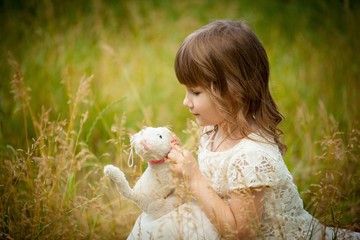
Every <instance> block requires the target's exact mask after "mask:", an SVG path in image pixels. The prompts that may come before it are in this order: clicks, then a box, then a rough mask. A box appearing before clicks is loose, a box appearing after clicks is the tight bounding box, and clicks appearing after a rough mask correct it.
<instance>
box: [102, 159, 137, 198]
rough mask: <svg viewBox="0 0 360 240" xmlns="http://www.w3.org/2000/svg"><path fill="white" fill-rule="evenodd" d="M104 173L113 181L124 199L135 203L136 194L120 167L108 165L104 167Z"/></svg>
mask: <svg viewBox="0 0 360 240" xmlns="http://www.w3.org/2000/svg"><path fill="white" fill-rule="evenodd" d="M104 173H105V175H106V176H108V177H109V178H110V179H111V180H112V181H114V183H115V185H116V189H117V190H118V192H119V193H121V194H122V195H123V196H124V197H126V198H128V199H131V200H133V201H134V192H133V190H132V189H131V188H130V186H129V182H128V181H127V180H126V178H125V175H124V173H123V172H122V171H121V170H120V169H119V168H118V167H115V166H114V165H111V164H110V165H106V166H105V167H104Z"/></svg>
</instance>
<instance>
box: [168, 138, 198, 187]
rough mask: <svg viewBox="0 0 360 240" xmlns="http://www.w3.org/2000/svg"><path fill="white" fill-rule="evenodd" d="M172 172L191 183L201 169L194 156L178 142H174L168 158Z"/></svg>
mask: <svg viewBox="0 0 360 240" xmlns="http://www.w3.org/2000/svg"><path fill="white" fill-rule="evenodd" d="M167 161H168V163H169V167H170V169H171V171H172V172H173V173H174V174H175V175H177V176H179V177H184V178H186V179H188V180H189V181H191V180H192V179H193V178H194V177H195V176H196V174H197V173H198V171H200V170H199V167H198V165H197V162H196V159H195V158H194V156H193V155H192V154H191V153H190V152H189V151H187V150H185V149H184V148H183V147H182V146H180V145H178V143H177V142H176V141H174V142H172V148H171V151H170V152H169V154H168V156H167Z"/></svg>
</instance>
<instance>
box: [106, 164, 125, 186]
mask: <svg viewBox="0 0 360 240" xmlns="http://www.w3.org/2000/svg"><path fill="white" fill-rule="evenodd" d="M104 173H105V175H106V176H108V177H109V178H110V179H111V180H113V181H114V182H121V181H122V180H123V179H124V178H125V176H124V173H123V172H122V171H120V169H119V168H118V167H115V166H114V165H111V164H109V165H106V166H105V167H104Z"/></svg>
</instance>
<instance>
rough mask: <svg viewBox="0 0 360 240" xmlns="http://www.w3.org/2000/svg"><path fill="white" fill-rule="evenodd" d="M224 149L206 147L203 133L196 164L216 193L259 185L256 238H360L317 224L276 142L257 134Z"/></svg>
mask: <svg viewBox="0 0 360 240" xmlns="http://www.w3.org/2000/svg"><path fill="white" fill-rule="evenodd" d="M248 137H249V138H246V139H243V140H241V141H240V142H239V143H238V144H237V145H235V146H234V147H233V148H231V149H229V150H227V151H223V152H211V151H209V150H208V146H209V145H210V144H209V141H210V137H209V136H207V135H204V136H203V137H202V139H201V144H200V151H199V157H198V158H199V166H200V170H201V171H202V173H203V174H204V175H205V176H206V177H207V178H208V179H209V181H210V182H211V185H212V186H213V188H214V189H215V191H216V192H217V194H218V195H219V196H221V197H222V198H224V199H227V198H228V195H229V193H230V192H231V191H234V190H237V189H242V188H249V187H253V188H259V187H260V188H262V189H263V192H264V206H263V212H262V216H261V217H260V219H261V227H260V228H261V229H260V231H259V233H258V239H335V236H334V233H335V232H336V237H337V238H336V239H357V238H358V239H360V233H355V232H350V231H346V230H343V229H333V228H329V227H325V226H323V225H322V224H320V223H319V222H318V221H317V220H316V219H315V218H314V217H313V216H311V215H310V214H309V213H308V212H307V211H306V210H304V208H303V202H302V200H301V198H300V196H299V194H298V191H297V187H296V186H295V185H294V183H293V178H292V176H291V174H290V172H289V171H288V169H287V167H286V165H285V163H284V161H283V158H282V155H281V154H280V152H279V149H278V147H277V145H276V144H270V143H268V142H266V141H265V139H263V138H262V137H260V136H259V135H256V134H250V135H249V136H248Z"/></svg>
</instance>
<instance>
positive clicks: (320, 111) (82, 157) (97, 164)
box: [0, 0, 360, 239]
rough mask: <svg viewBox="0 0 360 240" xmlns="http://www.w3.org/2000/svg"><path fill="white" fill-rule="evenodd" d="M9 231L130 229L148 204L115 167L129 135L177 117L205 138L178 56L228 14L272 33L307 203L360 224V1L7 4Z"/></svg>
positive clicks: (11, 234)
mask: <svg viewBox="0 0 360 240" xmlns="http://www.w3.org/2000/svg"><path fill="white" fill-rule="evenodd" d="M0 15H1V19H2V20H1V23H0V196H1V200H0V238H1V239H112V238H120V239H123V238H125V237H126V236H127V234H128V233H129V231H130V230H131V227H132V224H133V223H134V221H135V219H136V217H137V216H138V214H139V213H140V212H139V210H138V208H137V207H136V206H135V205H134V204H132V203H130V202H129V201H127V200H126V199H124V198H122V197H120V196H119V195H118V193H117V192H116V190H115V187H114V186H113V185H112V184H111V182H110V181H109V180H108V179H107V178H106V177H104V175H103V172H102V169H103V166H104V165H105V164H108V163H113V164H115V165H118V166H121V167H122V169H124V170H125V171H126V173H127V174H128V175H127V176H128V178H129V179H130V180H131V183H134V181H135V180H136V178H137V177H138V176H139V175H140V174H141V172H142V171H143V169H144V168H145V167H146V165H145V164H141V160H140V159H135V160H136V164H135V165H136V166H135V167H133V168H129V167H128V166H127V159H128V152H129V143H128V141H129V139H128V138H129V134H132V133H134V132H137V131H138V130H139V129H141V128H142V127H143V126H162V125H169V126H171V127H172V130H173V131H174V132H175V133H176V134H177V135H178V136H179V137H180V138H181V140H182V141H183V142H184V143H185V144H186V146H187V147H189V148H190V147H193V146H194V143H195V141H194V139H196V137H195V136H194V134H193V132H194V131H193V130H194V128H195V126H193V125H192V122H191V121H190V120H191V115H190V114H189V112H188V110H187V109H186V108H185V107H183V106H182V100H183V97H184V89H183V87H182V86H181V85H179V83H178V82H177V80H176V77H175V73H174V69H173V64H174V57H175V54H176V51H177V48H178V46H179V44H180V43H181V42H182V40H183V39H184V38H185V37H186V36H187V35H188V34H189V33H191V32H192V31H193V30H195V29H197V28H199V27H200V26H202V25H204V24H206V23H208V22H210V21H212V20H215V19H244V20H246V21H247V22H248V23H249V24H250V25H251V26H252V28H253V29H254V30H255V32H256V33H257V34H258V36H259V38H260V39H261V41H262V42H263V44H264V46H265V48H266V50H267V52H268V56H269V60H270V66H271V90H272V93H273V96H274V98H275V100H276V101H277V103H278V105H279V107H280V111H281V112H282V113H283V114H284V116H285V121H284V122H283V123H282V124H281V129H282V130H283V131H284V133H285V134H284V138H283V140H284V142H285V143H286V144H287V146H288V152H287V153H286V155H285V157H284V158H285V162H286V164H287V165H288V167H289V169H290V171H291V172H292V174H293V176H294V180H295V183H296V185H297V186H298V190H299V192H300V194H301V196H302V198H303V200H304V205H305V207H306V209H307V210H308V211H309V212H310V213H312V214H314V215H315V216H316V217H317V218H318V219H319V220H320V221H322V222H323V223H325V224H328V225H332V226H339V227H343V228H350V229H355V230H358V231H359V230H360V219H359V216H360V181H359V179H360V164H359V161H360V160H359V158H360V123H359V120H360V108H359V103H360V94H359V90H360V55H359V53H360V41H359V39H360V32H359V30H358V23H359V22H360V4H359V3H358V2H357V1H355V0H354V1H351V0H343V1H342V0H329V1H321V0H314V1H295V0H274V1H266V0H260V1H251V0H239V1H234V0H232V1H231V0H225V1H215V0H214V1H212V0H210V1H206V0H193V1H186V0H185V1H175V0H169V1H165V0H149V1H140V0H138V1H131V0H124V1H121V0H120V1H111V0H107V1H101V0H92V1H84V0H79V1H72V2H70V1H60V0H54V1H46V0H39V1H35V0H29V1H20V0H2V1H0Z"/></svg>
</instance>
